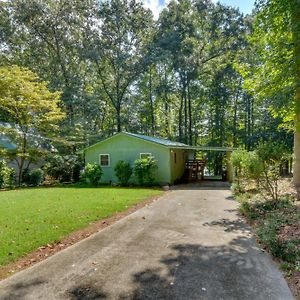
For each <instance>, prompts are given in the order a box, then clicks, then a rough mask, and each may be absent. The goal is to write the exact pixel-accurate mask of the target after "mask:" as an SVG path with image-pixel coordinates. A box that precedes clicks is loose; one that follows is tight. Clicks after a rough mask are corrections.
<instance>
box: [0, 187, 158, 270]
mask: <svg viewBox="0 0 300 300" xmlns="http://www.w3.org/2000/svg"><path fill="white" fill-rule="evenodd" d="M161 194H162V191H161V190H159V189H151V188H116V187H114V188H113V187H101V188H88V187H85V188H77V187H74V186H73V187H72V186H71V187H51V188H29V189H23V190H22V189H20V190H12V191H4V192H0V265H4V264H7V263H9V262H12V261H15V260H17V259H18V258H20V257H21V256H23V255H25V254H27V253H29V252H31V251H33V250H35V249H37V248H38V247H40V246H42V245H46V244H48V243H53V242H55V241H59V240H61V239H62V238H63V237H65V236H66V235H68V234H69V233H71V232H73V231H75V230H77V229H81V228H84V227H85V226H87V225H88V224H89V223H91V222H93V221H96V220H100V219H103V218H105V217H109V216H111V215H113V214H114V213H116V212H120V211H124V210H126V209H127V208H128V207H130V206H133V205H134V204H136V203H138V202H140V201H142V200H144V199H146V198H149V197H152V196H157V195H161Z"/></svg>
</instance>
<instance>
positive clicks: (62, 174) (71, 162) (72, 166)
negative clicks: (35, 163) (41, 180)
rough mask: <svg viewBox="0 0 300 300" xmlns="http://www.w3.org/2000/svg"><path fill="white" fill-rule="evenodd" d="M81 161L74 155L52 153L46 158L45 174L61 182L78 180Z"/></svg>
mask: <svg viewBox="0 0 300 300" xmlns="http://www.w3.org/2000/svg"><path fill="white" fill-rule="evenodd" d="M81 168H82V163H81V161H80V160H79V158H78V157H77V156H76V155H64V156H61V155H54V156H51V157H49V158H48V159H47V163H46V164H45V166H44V170H45V172H46V174H47V175H49V176H50V177H51V178H53V179H55V180H59V181H61V182H71V181H75V182H76V181H78V180H79V177H80V170H81Z"/></svg>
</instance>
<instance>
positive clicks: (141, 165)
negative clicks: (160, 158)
mask: <svg viewBox="0 0 300 300" xmlns="http://www.w3.org/2000/svg"><path fill="white" fill-rule="evenodd" d="M156 168H157V161H156V160H155V159H154V158H153V157H147V158H140V159H137V160H136V161H135V162H134V167H133V172H134V175H135V177H136V178H137V180H138V183H139V184H140V185H141V186H143V185H151V184H153V183H154V181H155V178H154V175H153V172H154V171H155V169H156Z"/></svg>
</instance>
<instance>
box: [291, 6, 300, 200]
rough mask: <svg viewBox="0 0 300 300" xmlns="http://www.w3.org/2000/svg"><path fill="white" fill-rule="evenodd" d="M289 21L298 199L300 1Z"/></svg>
mask: <svg viewBox="0 0 300 300" xmlns="http://www.w3.org/2000/svg"><path fill="white" fill-rule="evenodd" d="M291 3H292V5H291V7H290V11H291V19H292V20H291V21H292V33H293V42H294V60H295V87H296V93H295V134H294V178H293V179H294V184H295V187H296V190H297V197H298V199H300V1H299V0H294V1H292V2H291Z"/></svg>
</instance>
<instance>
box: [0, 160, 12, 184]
mask: <svg viewBox="0 0 300 300" xmlns="http://www.w3.org/2000/svg"><path fill="white" fill-rule="evenodd" d="M14 183H15V170H14V169H13V168H9V167H8V166H7V164H6V162H5V161H4V160H0V189H3V188H7V187H8V188H11V187H13V185H14Z"/></svg>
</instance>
